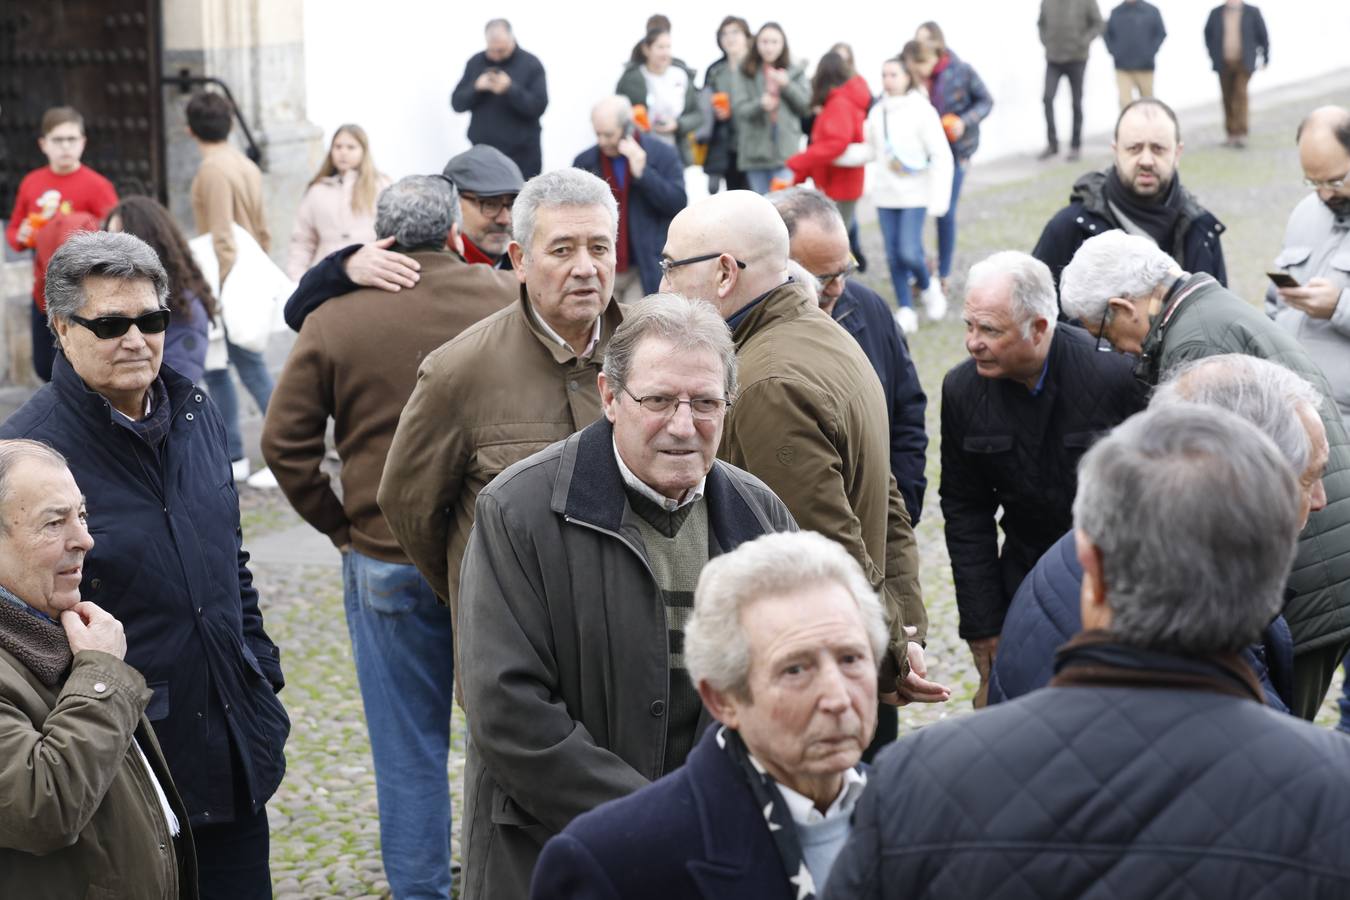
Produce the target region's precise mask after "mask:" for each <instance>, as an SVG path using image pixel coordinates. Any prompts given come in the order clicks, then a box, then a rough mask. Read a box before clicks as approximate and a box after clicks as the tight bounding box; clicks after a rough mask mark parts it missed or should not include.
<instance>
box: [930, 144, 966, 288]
mask: <svg viewBox="0 0 1350 900" xmlns="http://www.w3.org/2000/svg"><path fill="white" fill-rule="evenodd" d="M965 178H966V163H964V162H962V161H961V160H959V159H958V160H957V161H956V167H955V168H954V169H953V170H952V202H951V204H950V205H949V206H948V207H947V214H946V215H945V216H938V220H937V235H938V276H939V277H941V278H946V277H948V276H949V275H951V274H952V257H954V256H955V255H956V201H957V199H958V198H959V197H960V196H961V182H962V181H964V180H965Z"/></svg>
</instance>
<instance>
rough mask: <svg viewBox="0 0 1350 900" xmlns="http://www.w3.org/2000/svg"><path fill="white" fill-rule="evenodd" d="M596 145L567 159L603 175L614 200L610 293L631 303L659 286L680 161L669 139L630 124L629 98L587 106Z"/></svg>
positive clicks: (679, 196) (679, 192)
mask: <svg viewBox="0 0 1350 900" xmlns="http://www.w3.org/2000/svg"><path fill="white" fill-rule="evenodd" d="M591 127H592V128H594V129H595V146H594V147H591V148H590V149H588V150H583V151H582V152H581V153H579V154H578V155H577V158H576V159H574V160H572V165H574V166H576V167H577V168H578V169H585V170H586V171H587V172H590V173H591V174H592V175H595V176H596V177H598V178H603V179H604V180H605V183H606V184H608V185H609V189H610V191H611V192H613V194H614V200H615V202H617V203H618V204H619V240H618V244H617V245H616V246H615V248H614V299H615V300H618V301H619V302H620V303H634V302H636V301H638V300H641V299H642V297H643V296H644V295H646V294H654V293H656V291H657V290H658V289H659V288H660V286H661V267H660V265H659V264H658V263H659V258H660V255H661V247H662V246H663V245H664V244H665V243H666V229H668V228H669V227H670V220H671V219H672V218H674V217H675V214H676V213H678V212H679V211H680V210H682V209H684V206H685V203H686V202H687V199H686V197H685V192H684V165H683V164H682V163H681V162H680V155H679V153H678V152H676V150H675V149H674V148H673V147H671V146H670V145H668V144H663V143H661V142H660V141H657V140H652V139H651V138H647V139H646V140H644V139H643V137H642V134H641V133H639V132H638V131H637V129H635V128H634V127H633V103H632V101H630V100H629V99H628V98H627V97H620V96H613V97H606V98H605V99H603V100H601V101H600V102H599V103H597V104H595V108H594V109H592V110H591Z"/></svg>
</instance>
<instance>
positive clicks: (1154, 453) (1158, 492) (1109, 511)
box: [1073, 403, 1300, 656]
mask: <svg viewBox="0 0 1350 900" xmlns="http://www.w3.org/2000/svg"><path fill="white" fill-rule="evenodd" d="M1294 476H1295V473H1294V471H1293V469H1291V468H1290V466H1289V463H1288V462H1287V461H1286V460H1285V458H1284V457H1283V456H1282V455H1281V454H1280V451H1279V448H1277V447H1276V446H1275V444H1274V442H1273V441H1271V439H1270V438H1268V437H1266V436H1265V435H1264V434H1262V433H1261V432H1260V431H1258V430H1257V428H1256V426H1254V425H1252V424H1251V423H1250V422H1247V421H1246V420H1245V419H1242V418H1240V417H1239V416H1237V415H1236V414H1234V413H1231V412H1228V411H1227V410H1223V409H1217V408H1215V407H1209V406H1199V405H1197V404H1186V403H1176V404H1167V405H1165V406H1163V407H1161V408H1159V409H1150V410H1147V411H1146V412H1142V413H1140V414H1139V415H1137V416H1134V417H1132V418H1130V419H1128V420H1126V422H1125V423H1124V424H1122V425H1120V426H1119V427H1118V428H1116V430H1115V431H1113V432H1112V433H1111V434H1110V435H1109V436H1107V437H1106V438H1104V439H1103V440H1102V441H1100V442H1099V443H1098V444H1097V445H1096V446H1094V447H1093V448H1092V449H1091V450H1089V451H1088V452H1087V454H1086V455H1085V456H1084V457H1083V462H1082V465H1081V467H1080V469H1079V472H1078V496H1077V497H1076V498H1075V499H1074V504H1073V518H1074V525H1075V527H1076V528H1078V529H1079V530H1080V531H1082V532H1083V533H1084V534H1085V535H1086V536H1087V538H1088V539H1089V540H1090V541H1091V542H1092V543H1093V544H1094V545H1095V546H1096V547H1097V548H1098V549H1099V550H1100V552H1101V554H1102V564H1103V567H1104V570H1105V571H1104V578H1105V581H1106V602H1107V604H1108V605H1109V606H1110V608H1111V613H1112V622H1111V630H1112V631H1113V632H1114V633H1115V634H1116V636H1117V637H1119V638H1120V640H1122V641H1124V642H1125V643H1128V644H1132V645H1134V646H1138V647H1144V648H1147V649H1153V650H1160V651H1164V652H1173V653H1181V654H1185V655H1189V656H1204V655H1208V654H1213V653H1229V652H1236V651H1238V650H1240V649H1242V648H1243V647H1245V646H1247V645H1248V644H1251V643H1252V642H1253V641H1255V640H1256V639H1257V638H1258V637H1259V636H1260V634H1261V631H1262V629H1263V628H1265V626H1266V624H1267V623H1268V622H1269V621H1270V620H1271V619H1272V618H1274V616H1275V614H1276V613H1278V612H1279V611H1280V608H1281V607H1282V606H1283V602H1284V584H1285V580H1286V579H1287V578H1288V575H1289V567H1290V565H1291V563H1292V562H1293V559H1294V552H1295V545H1296V541H1297V538H1298V532H1299V528H1300V524H1299V490H1298V482H1297V480H1296V479H1295V477H1294Z"/></svg>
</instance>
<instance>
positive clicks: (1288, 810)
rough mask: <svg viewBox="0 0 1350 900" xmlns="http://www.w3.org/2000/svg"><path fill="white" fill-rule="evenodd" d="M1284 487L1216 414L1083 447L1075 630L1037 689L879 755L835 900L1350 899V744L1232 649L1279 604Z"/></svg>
mask: <svg viewBox="0 0 1350 900" xmlns="http://www.w3.org/2000/svg"><path fill="white" fill-rule="evenodd" d="M1159 472H1166V473H1167V475H1166V477H1159V475H1158V473H1159ZM1234 485H1241V486H1242V490H1241V491H1234V490H1232V488H1233V486H1234ZM1298 493H1299V491H1298V481H1297V479H1296V477H1295V473H1294V471H1293V470H1292V469H1291V468H1290V466H1289V464H1288V463H1287V462H1286V461H1285V460H1284V458H1283V457H1282V456H1281V454H1280V452H1279V450H1278V449H1277V448H1276V446H1275V445H1274V443H1273V442H1271V441H1270V439H1269V438H1267V437H1266V436H1265V435H1263V434H1261V433H1260V432H1259V431H1257V430H1256V428H1255V426H1253V425H1251V424H1249V423H1248V422H1246V421H1244V420H1242V419H1240V418H1238V417H1237V416H1236V415H1234V414H1232V413H1229V412H1226V411H1223V410H1218V409H1211V408H1207V407H1201V406H1198V405H1191V406H1189V408H1183V407H1182V406H1176V407H1169V408H1165V409H1156V410H1150V411H1148V412H1146V413H1143V414H1142V415H1139V416H1136V417H1135V418H1133V419H1131V420H1130V421H1129V422H1126V423H1125V424H1124V425H1122V426H1120V427H1119V428H1118V429H1116V431H1115V432H1114V433H1113V434H1112V435H1111V436H1109V437H1107V438H1105V439H1104V440H1102V441H1101V442H1100V443H1099V444H1097V446H1095V447H1094V448H1093V449H1092V450H1090V451H1089V452H1088V454H1087V456H1086V457H1085V458H1084V460H1083V466H1082V469H1081V471H1080V473H1079V490H1078V497H1077V500H1076V501H1075V504H1074V523H1075V526H1076V528H1077V533H1076V538H1077V555H1078V557H1079V559H1080V560H1081V561H1082V563H1083V567H1084V570H1085V581H1086V588H1085V590H1084V592H1083V601H1082V614H1083V623H1084V626H1085V627H1086V628H1088V629H1089V630H1088V631H1085V632H1084V633H1083V634H1081V635H1079V637H1078V638H1076V639H1075V640H1074V641H1073V642H1071V643H1070V644H1068V645H1067V646H1066V647H1065V648H1064V649H1063V650H1061V651H1060V655H1059V661H1058V672H1057V675H1056V677H1055V680H1054V681H1053V682H1052V683H1051V686H1050V687H1049V688H1047V689H1045V690H1042V691H1036V692H1034V693H1032V694H1029V695H1028V696H1026V697H1023V698H1022V699H1020V700H1015V701H1013V702H1012V703H1008V704H1005V705H1001V706H998V707H995V708H992V709H990V710H988V711H986V712H983V713H979V714H977V715H974V716H968V717H964V718H961V719H955V720H948V721H946V722H940V723H938V724H936V725H931V726H929V727H927V728H925V729H923V730H922V731H920V732H918V733H917V734H912V735H910V736H908V737H905V738H903V739H901V740H900V741H899V742H897V743H896V744H894V745H892V746H891V747H890V748H888V749H887V750H885V751H883V753H882V754H881V757H880V759H879V761H878V763H877V764H876V766H875V767H874V769H873V771H872V774H871V775H870V776H869V778H868V787H867V791H866V793H865V794H864V795H863V798H862V800H861V802H860V803H859V805H858V809H857V811H856V812H855V813H854V816H855V818H854V825H853V832H852V835H851V837H850V839H849V842H848V844H847V845H846V846H845V847H844V850H843V852H842V853H841V854H840V856H839V857H838V859H837V860H836V862H835V865H834V868H833V870H832V872H831V875H830V880H829V883H828V885H827V886H826V892H825V897H826V898H827V900H838V898H849V900H866V898H881V897H895V898H900V897H903V898H905V900H928V898H945V897H962V898H964V897H998V898H1000V900H1016V898H1022V897H1027V898H1046V897H1084V896H1090V897H1101V898H1111V900H1123V898H1140V900H1144V898H1153V897H1158V896H1164V895H1165V896H1167V897H1171V898H1223V900H1228V898H1231V897H1245V898H1250V897H1262V898H1266V897H1268V898H1275V897H1300V898H1328V900H1331V898H1340V897H1345V896H1347V895H1350V780H1347V779H1346V777H1345V772H1346V771H1347V768H1348V767H1350V743H1347V742H1346V740H1345V737H1344V735H1340V734H1336V733H1333V732H1330V731H1325V730H1322V729H1319V728H1316V727H1314V726H1312V725H1309V724H1308V723H1305V722H1301V721H1299V720H1297V719H1295V718H1293V717H1292V716H1286V715H1282V714H1280V713H1276V712H1274V711H1272V710H1270V709H1267V708H1265V706H1264V705H1263V704H1262V703H1261V699H1260V698H1261V690H1260V687H1259V686H1258V685H1257V684H1256V679H1255V677H1254V676H1253V675H1252V672H1251V670H1250V669H1249V668H1248V667H1247V666H1246V665H1245V664H1244V663H1243V662H1242V661H1241V660H1240V658H1239V657H1238V656H1237V652H1238V651H1239V650H1240V649H1241V648H1242V647H1244V646H1246V645H1248V644H1250V643H1251V642H1252V641H1254V640H1255V639H1256V638H1257V636H1258V635H1259V634H1260V632H1261V628H1262V626H1263V625H1264V624H1265V622H1266V621H1268V620H1269V619H1270V617H1271V616H1273V615H1274V614H1275V613H1276V612H1278V611H1279V609H1280V606H1281V602H1282V601H1281V594H1282V591H1283V586H1284V578H1285V574H1286V573H1287V572H1288V571H1289V565H1290V563H1291V562H1292V561H1293V558H1294V549H1295V540H1296V537H1297V534H1298V530H1299V519H1300V515H1299V502H1298ZM915 810H922V811H923V812H922V814H920V815H915V814H914V811H915Z"/></svg>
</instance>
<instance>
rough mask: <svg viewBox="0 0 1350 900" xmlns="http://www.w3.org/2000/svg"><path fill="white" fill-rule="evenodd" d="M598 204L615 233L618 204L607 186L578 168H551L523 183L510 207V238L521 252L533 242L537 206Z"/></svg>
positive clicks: (616, 229)
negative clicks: (612, 224) (551, 169)
mask: <svg viewBox="0 0 1350 900" xmlns="http://www.w3.org/2000/svg"><path fill="white" fill-rule="evenodd" d="M541 206H542V207H544V208H545V209H553V208H555V207H559V206H602V207H604V209H605V212H607V213H609V217H610V219H611V220H612V221H613V222H614V232H613V236H614V237H615V238H617V237H618V234H619V204H618V202H617V201H616V200H615V199H614V193H613V192H612V191H611V190H610V189H609V185H608V184H606V183H605V182H604V181H602V180H601V179H599V178H596V177H595V176H594V175H592V174H591V173H590V172H586V171H583V170H581V169H571V168H568V169H554V170H553V171H552V172H545V173H544V174H542V175H536V176H535V177H533V178H531V179H530V180H529V181H527V182H525V187H523V188H521V191H520V193H519V194H517V195H516V202H515V205H513V206H512V207H511V237H512V238H513V239H514V240H515V242H516V243H517V244H519V245H520V246H521V249H522V250H524V251H525V255H527V256H528V255H529V253H530V245H531V243H533V241H534V225H535V219H536V218H537V217H538V214H539V207H541Z"/></svg>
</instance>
